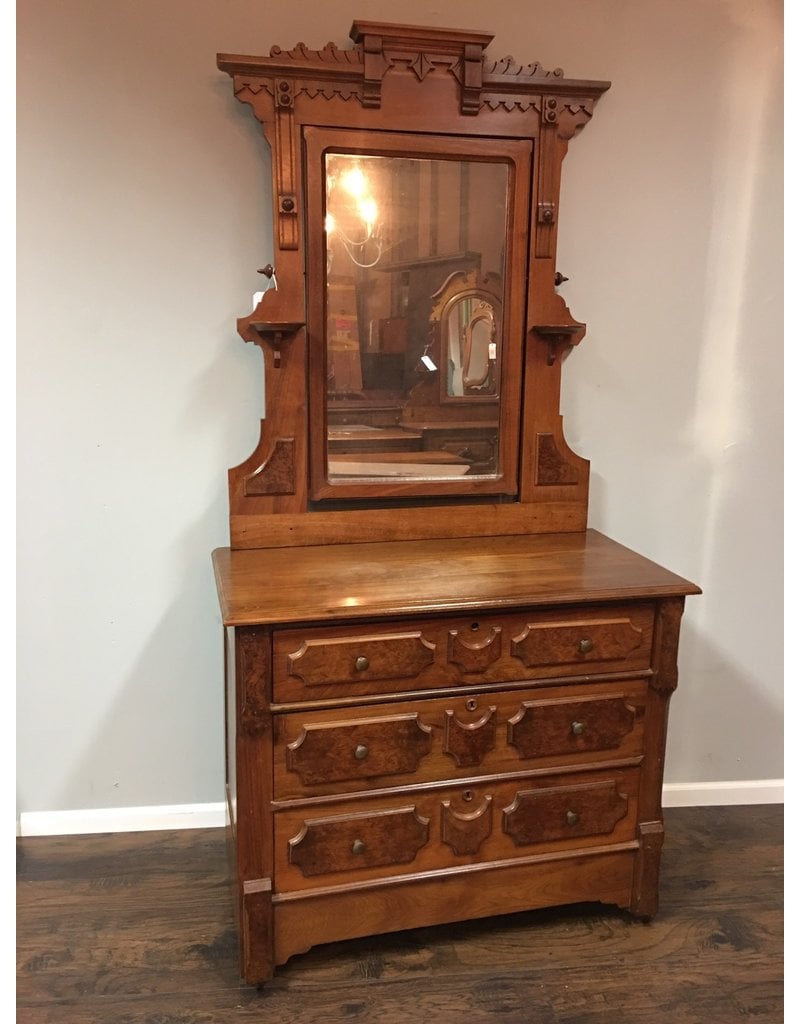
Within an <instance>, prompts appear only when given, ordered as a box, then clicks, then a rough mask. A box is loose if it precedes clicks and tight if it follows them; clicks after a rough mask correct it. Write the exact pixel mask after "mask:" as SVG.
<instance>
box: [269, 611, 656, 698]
mask: <svg viewBox="0 0 800 1024" xmlns="http://www.w3.org/2000/svg"><path fill="white" fill-rule="evenodd" d="M653 615H654V612H653V605H652V604H651V603H650V602H641V603H627V604H620V605H617V604H613V603H612V604H606V605H592V606H585V607H570V608H566V609H564V608H561V609H557V610H549V609H535V610H532V611H529V612H508V613H494V612H485V613H483V612H476V613H475V614H474V616H469V617H467V616H459V617H455V616H453V617H447V618H439V619H430V620H426V621H424V622H403V623H396V624H383V625H381V624H379V623H376V624H374V625H363V626H356V625H351V626H329V627H328V626H325V627H311V626H309V627H307V628H298V629H285V630H284V629H280V630H276V631H275V634H274V640H273V651H274V656H273V694H274V697H273V699H274V700H275V702H277V703H293V702H304V701H336V700H339V699H341V698H343V697H348V696H369V695H373V694H383V693H392V692H404V691H412V690H413V691H421V690H430V689H441V688H444V687H453V686H464V685H467V686H475V685H477V684H481V683H488V684H491V683H494V684H497V683H504V682H523V681H526V680H531V681H535V680H538V679H548V678H553V679H558V678H565V677H569V676H576V675H592V674H599V673H603V674H613V673H616V672H628V671H640V670H644V669H647V668H649V667H650V659H651V649H652V642H653Z"/></svg>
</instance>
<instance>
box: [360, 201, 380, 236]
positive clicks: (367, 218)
mask: <svg viewBox="0 0 800 1024" xmlns="http://www.w3.org/2000/svg"><path fill="white" fill-rule="evenodd" d="M358 215H359V216H360V217H361V219H362V220H363V221H364V223H365V224H366V225H367V226H368V227H369V229H370V231H371V230H372V228H373V226H374V224H375V222H376V221H377V219H378V204H377V203H376V202H375V200H374V199H373V198H372V197H371V196H370V197H368V198H366V199H362V200H360V202H359V204H358Z"/></svg>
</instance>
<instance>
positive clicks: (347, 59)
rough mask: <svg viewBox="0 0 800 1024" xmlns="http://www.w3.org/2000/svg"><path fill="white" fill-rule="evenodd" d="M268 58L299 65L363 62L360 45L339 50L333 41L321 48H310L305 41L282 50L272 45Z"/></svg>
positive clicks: (357, 63)
mask: <svg viewBox="0 0 800 1024" xmlns="http://www.w3.org/2000/svg"><path fill="white" fill-rule="evenodd" d="M269 55H270V58H271V59H272V60H274V61H276V62H280V63H286V62H292V63H293V64H299V65H309V64H310V65H312V66H313V65H314V64H330V65H342V64H345V65H349V66H351V67H352V66H354V65H356V66H357V65H360V64H362V63H363V50H362V47H361V46H353V47H351V48H350V49H349V50H340V49H339V47H338V46H337V45H336V44H335V43H326V44H325V46H323V47H322V49H321V50H311V49H309V48H308V47H307V46H306V44H305V43H297V44H296V45H295V47H294V48H293V49H291V50H282V49H281V48H280V46H273V47H272V48H271V49H270V51H269Z"/></svg>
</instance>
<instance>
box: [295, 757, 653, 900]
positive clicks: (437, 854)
mask: <svg viewBox="0 0 800 1024" xmlns="http://www.w3.org/2000/svg"><path fill="white" fill-rule="evenodd" d="M638 779H639V773H638V770H637V769H635V768H631V769H625V770H618V771H607V772H593V773H586V774H581V775H571V776H557V777H552V776H551V777H546V778H542V777H539V776H534V777H529V778H525V777H522V778H519V777H517V778H514V779H511V780H509V779H505V780H499V781H497V782H496V783H480V784H478V785H475V786H463V785H462V786H453V785H450V786H437V787H436V788H433V789H430V790H426V791H424V792H420V791H417V792H415V793H412V794H398V795H396V796H392V797H386V798H373V799H369V798H367V799H364V800H353V801H348V802H344V801H339V802H337V803H335V804H329V805H327V806H325V807H324V809H322V808H321V807H320V806H319V805H318V806H317V807H315V808H313V809H311V808H309V807H305V808H300V809H297V808H293V809H286V810H281V811H278V812H276V814H275V845H276V850H275V861H276V864H275V883H276V891H277V892H291V891H296V890H300V889H306V888H313V887H315V886H320V885H324V886H331V885H339V884H341V885H349V884H351V883H352V882H354V881H370V880H375V879H379V878H388V877H392V876H401V875H405V874H409V873H411V872H415V873H416V872H425V871H441V870H443V869H447V868H451V867H458V866H462V865H465V864H478V863H489V862H495V861H505V860H514V859H517V858H524V857H532V856H536V855H539V854H544V853H549V852H559V851H564V850H571V849H575V850H586V849H589V848H591V847H596V846H598V845H601V846H602V845H608V844H614V843H623V842H627V841H630V840H633V838H634V835H635V824H636V812H637V793H638Z"/></svg>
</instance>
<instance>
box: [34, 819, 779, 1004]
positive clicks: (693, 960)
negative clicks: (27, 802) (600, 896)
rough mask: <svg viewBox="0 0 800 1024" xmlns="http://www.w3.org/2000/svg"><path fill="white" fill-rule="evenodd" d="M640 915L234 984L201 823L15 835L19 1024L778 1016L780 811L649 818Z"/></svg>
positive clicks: (349, 948) (549, 919) (428, 934)
mask: <svg viewBox="0 0 800 1024" xmlns="http://www.w3.org/2000/svg"><path fill="white" fill-rule="evenodd" d="M666 819H667V842H666V846H665V851H664V859H663V867H662V885H661V909H660V911H659V914H658V916H657V917H656V918H655V919H654V920H653V921H652V922H651V923H649V924H644V923H641V922H638V921H634V920H632V919H631V918H630V917H629V915H627V914H625V913H623V912H622V911H619V910H617V909H615V908H607V907H599V906H597V905H582V906H579V907H567V908H561V909H556V910H544V911H536V912H531V913H524V914H515V915H511V916H508V917H500V918H492V919H489V920H485V921H477V922H470V923H468V924H463V925H455V926H442V927H439V928H426V929H418V930H415V931H410V932H403V933H396V934H392V935H384V936H380V937H378V938H369V939H362V940H357V941H353V942H346V943H345V942H343V943H337V944H334V945H330V946H326V947H319V948H316V949H313V950H311V952H309V953H307V954H305V955H303V956H299V957H295V958H293V959H292V960H290V962H289V963H288V964H287V965H285V966H284V967H282V968H280V969H279V971H278V974H277V976H276V978H275V980H274V981H273V982H272V983H271V984H270V985H268V986H266V987H265V988H264V990H263V991H261V992H259V991H257V990H255V989H253V988H249V987H246V986H243V985H241V984H240V982H239V977H238V968H237V949H236V946H237V941H236V936H235V932H234V922H233V912H232V905H231V901H230V890H229V881H228V876H227V858H226V852H225V837H224V832H223V830H221V829H208V830H202V831H199V830H198V831H181V832H143V833H125V834H117V835H102V836H71V837H66V838H28V839H18V840H17V843H18V883H17V939H18V946H17V963H18V969H17V979H18V980H17V1007H18V1015H17V1020H18V1022H20V1024H45V1022H48V1024H49V1022H53V1024H86V1022H102V1024H145V1022H146V1024H200V1022H203V1024H217V1022H219V1024H227V1022H229V1021H237V1022H238V1021H241V1022H246V1024H249V1022H255V1021H259V1022H264V1024H284V1022H303V1024H305V1022H307V1024H323V1022H324V1024H339V1022H356V1024H358V1022H363V1021H370V1022H372V1021H376V1022H380V1024H428V1022H430V1024H451V1022H453V1024H455V1022H458V1024H482V1022H486V1021H493V1022H506V1024H516V1022H531V1024H556V1022H557V1024H654V1022H665V1024H666V1022H669V1024H736V1022H742V1021H756V1022H759V1024H779V1022H782V1021H783V1019H784V1018H783V875H782V866H783V808H782V807H781V806H778V805H771V806H770V805H767V806H757V807H704V808H685V809H674V810H668V811H667V812H666Z"/></svg>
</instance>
